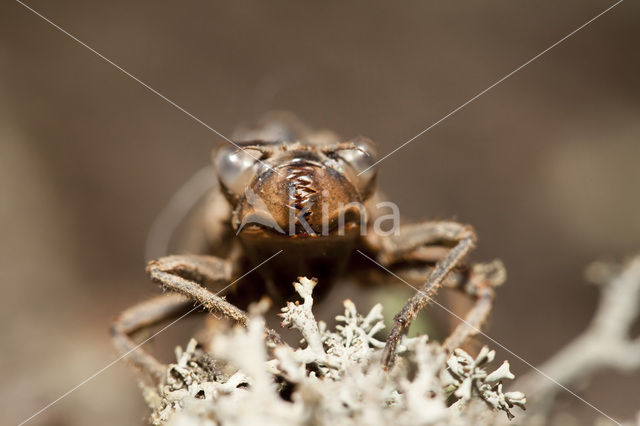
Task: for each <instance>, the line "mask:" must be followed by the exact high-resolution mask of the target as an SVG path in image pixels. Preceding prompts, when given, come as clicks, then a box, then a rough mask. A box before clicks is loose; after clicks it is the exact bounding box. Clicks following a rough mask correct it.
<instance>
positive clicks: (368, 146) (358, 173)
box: [338, 137, 377, 196]
mask: <svg viewBox="0 0 640 426" xmlns="http://www.w3.org/2000/svg"><path fill="white" fill-rule="evenodd" d="M350 142H351V143H353V145H354V148H351V149H344V150H340V151H338V156H339V157H340V158H341V159H342V161H343V162H344V163H345V166H346V167H345V173H346V174H347V176H348V177H349V180H351V182H352V183H353V184H354V185H355V186H356V188H357V189H358V191H360V193H361V194H363V195H364V196H368V195H370V194H369V192H371V190H372V187H373V183H374V180H375V176H376V171H377V170H376V167H375V166H374V164H375V163H376V158H377V152H376V148H375V145H374V143H373V141H371V140H370V139H367V138H364V137H358V138H355V139H353V140H351V141H350Z"/></svg>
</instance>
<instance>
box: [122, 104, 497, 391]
mask: <svg viewBox="0 0 640 426" xmlns="http://www.w3.org/2000/svg"><path fill="white" fill-rule="evenodd" d="M285 118H286V119H283V116H275V118H274V117H273V116H272V117H271V118H270V119H267V120H266V121H264V122H263V123H262V124H261V125H259V126H258V127H257V128H255V129H249V130H243V131H241V132H240V133H238V134H236V135H235V137H234V139H235V140H236V141H238V144H239V145H240V146H241V147H242V148H243V149H242V150H239V149H237V147H234V146H233V145H230V144H225V145H223V146H222V147H220V148H219V149H218V150H217V151H215V152H214V156H213V163H214V166H215V168H216V171H217V176H218V181H219V185H216V186H215V187H214V188H213V189H212V190H211V191H210V193H209V195H208V198H207V202H205V203H204V207H203V209H204V214H203V215H202V217H203V218H204V219H203V220H202V221H201V225H200V228H198V229H197V231H198V232H199V234H200V236H204V237H205V238H201V240H203V241H204V242H205V244H204V245H203V247H202V248H201V249H199V251H200V254H197V255H196V254H186V255H173V256H167V257H162V258H160V259H158V260H154V261H151V262H150V263H149V264H148V266H147V272H148V274H149V275H150V276H151V278H152V280H154V281H155V282H157V283H159V284H160V285H161V286H162V287H163V288H164V289H165V290H168V291H170V292H172V293H171V294H165V295H162V296H159V297H156V298H154V299H151V300H149V301H146V302H143V303H140V304H138V305H135V306H133V307H131V308H129V309H128V310H126V311H125V312H123V313H122V314H121V316H120V317H119V318H118V319H117V320H116V322H115V323H114V326H113V335H114V339H115V342H116V345H117V346H118V348H119V349H120V350H121V351H122V352H123V353H128V352H129V351H131V359H132V361H133V363H134V364H135V365H136V366H138V367H139V368H140V369H142V370H143V371H144V372H145V374H147V375H150V376H151V377H152V378H154V379H155V380H157V381H162V380H163V378H164V374H165V369H164V366H163V365H162V364H161V363H160V362H159V361H157V360H156V359H155V358H154V357H153V356H152V355H151V354H149V353H148V352H146V351H144V350H142V349H139V348H138V349H135V348H136V344H135V343H134V341H133V340H132V338H131V335H132V334H133V333H135V332H136V331H138V330H141V329H143V328H145V327H148V326H151V325H154V324H157V323H159V322H161V321H163V320H167V319H170V318H172V317H177V316H178V315H179V314H181V313H184V312H188V311H189V309H190V308H192V306H193V304H194V303H196V304H197V305H198V306H201V307H202V308H204V310H206V311H209V312H211V313H214V314H218V315H219V314H222V315H224V316H225V317H228V318H230V319H232V320H233V321H235V322H237V323H238V324H240V325H246V324H247V315H246V314H245V312H244V311H243V310H242V309H241V307H246V306H247V304H248V303H249V302H251V301H255V300H257V299H259V298H260V297H261V296H264V295H269V296H270V297H271V298H272V299H278V300H281V299H284V298H287V297H289V296H291V282H293V281H294V280H296V278H297V277H299V276H308V277H317V278H318V280H319V286H318V287H317V290H318V291H319V292H320V293H322V292H326V291H328V290H329V289H330V287H331V285H332V283H333V282H334V281H335V280H336V279H337V278H338V277H340V276H341V275H344V274H352V275H357V276H358V277H360V279H361V280H362V277H367V278H366V279H369V277H372V276H374V275H376V274H377V275H380V274H387V272H385V271H384V270H383V269H381V268H380V266H379V265H381V266H383V267H384V268H386V269H388V270H390V271H392V272H393V273H395V274H398V275H399V276H402V277H404V279H405V280H407V281H409V282H411V283H414V285H416V286H417V288H418V291H417V292H416V294H415V295H414V296H413V297H412V298H411V299H410V300H409V301H408V302H407V304H406V306H405V307H404V308H403V309H402V311H401V312H400V313H398V314H397V315H396V317H395V320H394V324H393V327H392V329H391V332H390V333H389V336H388V339H387V343H386V347H385V350H384V355H383V366H384V367H389V366H391V365H392V363H393V360H394V353H395V349H396V345H397V343H398V341H399V339H400V337H401V336H402V334H403V333H404V332H405V331H406V329H407V328H408V327H409V325H410V324H411V321H412V320H413V319H414V318H415V317H416V315H417V313H418V312H419V311H420V310H421V309H422V308H423V307H424V306H425V305H426V304H427V303H428V302H429V301H430V300H431V299H432V297H433V296H434V295H435V293H436V291H437V290H438V288H440V287H441V286H442V285H447V286H450V287H452V288H456V289H459V290H462V291H464V292H465V293H467V294H469V295H471V296H472V297H473V299H474V300H475V303H474V305H473V307H472V308H471V310H470V311H469V313H468V314H467V316H466V322H465V324H461V325H459V326H458V327H457V328H456V329H455V330H454V332H453V333H452V334H451V335H450V336H449V337H448V338H447V339H446V341H445V342H444V343H443V345H444V347H445V349H447V350H452V349H454V348H456V347H457V346H459V345H460V344H462V342H463V341H464V340H465V339H466V338H468V337H469V336H471V335H473V334H475V333H476V332H477V329H478V328H479V327H480V325H481V323H482V322H483V321H484V320H485V318H486V317H487V315H488V313H489V310H490V309H491V304H492V301H493V295H494V293H493V288H492V287H493V286H494V285H496V284H498V283H500V282H501V280H502V279H503V274H501V273H500V272H503V270H502V268H501V266H500V265H498V264H489V265H475V266H473V267H471V266H468V265H465V264H463V259H464V258H465V256H466V255H467V253H468V252H469V251H470V250H471V249H472V248H473V246H474V243H475V238H476V237H475V234H474V231H473V229H472V228H471V227H470V226H468V225H462V224H459V223H457V222H446V221H441V222H424V223H417V224H412V225H404V226H401V227H400V228H399V229H398V230H397V232H395V233H392V234H389V233H383V232H374V229H373V227H372V223H373V222H374V220H375V219H376V209H375V205H376V203H378V202H379V201H380V200H381V197H380V195H379V193H378V192H377V191H376V188H375V178H376V171H375V169H374V168H370V167H371V166H372V165H373V164H374V163H375V152H374V146H373V144H372V143H371V141H369V140H368V139H365V138H356V139H353V140H351V141H348V142H343V141H341V140H339V139H338V138H337V137H336V136H335V135H333V134H332V133H330V132H313V131H310V130H308V129H307V128H305V127H304V126H302V125H300V124H299V123H297V122H295V121H294V120H292V119H290V118H287V117H286V116H285ZM356 251H359V252H360V254H358V253H357V252H356ZM367 257H369V259H367ZM373 259H375V261H376V262H378V263H379V265H376V263H374V262H372V260H373ZM265 260H268V261H267V262H265ZM257 265H260V267H257V268H256V266H257ZM347 266H348V267H347ZM252 268H255V269H256V272H255V274H252V275H251V277H253V279H251V280H250V281H249V280H242V281H240V282H239V283H237V284H235V285H234V286H233V287H232V289H231V291H230V294H229V295H228V300H227V299H225V298H222V297H220V296H219V295H218V293H215V292H214V291H212V290H210V289H215V288H218V289H219V288H221V287H224V286H227V285H228V284H230V283H235V282H236V281H237V280H238V278H239V277H244V275H245V274H246V273H247V271H251V270H252ZM317 295H318V294H316V296H317ZM185 296H186V298H185ZM266 332H267V333H268V337H269V339H271V340H272V341H276V342H277V341H278V340H279V337H278V335H277V333H275V332H273V331H271V330H267V331H266ZM133 349H135V350H133Z"/></svg>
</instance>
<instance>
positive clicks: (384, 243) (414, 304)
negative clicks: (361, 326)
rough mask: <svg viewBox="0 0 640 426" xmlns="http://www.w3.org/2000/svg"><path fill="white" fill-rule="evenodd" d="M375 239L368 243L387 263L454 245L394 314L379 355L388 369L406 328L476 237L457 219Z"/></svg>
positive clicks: (418, 257) (423, 257)
mask: <svg viewBox="0 0 640 426" xmlns="http://www.w3.org/2000/svg"><path fill="white" fill-rule="evenodd" d="M374 238H377V239H376V240H374V241H371V242H370V243H372V244H371V245H372V246H376V245H377V247H378V259H379V261H380V262H381V263H383V264H386V265H388V266H391V265H392V264H393V263H397V262H406V261H428V260H429V258H430V257H433V256H442V254H443V253H442V251H441V250H440V249H439V248H435V247H430V245H434V244H438V245H444V244H454V245H453V247H452V248H451V249H450V250H449V251H448V252H447V253H446V255H444V257H443V258H441V259H440V260H438V261H437V263H436V265H435V267H434V268H433V270H432V271H431V273H430V274H429V276H428V278H427V280H426V281H425V283H424V284H423V285H422V287H421V288H420V289H418V291H417V292H416V294H414V296H412V297H411V298H410V299H409V301H408V302H407V304H406V305H405V306H404V308H403V309H402V310H401V311H400V312H399V313H398V314H397V315H396V316H395V318H394V324H393V327H392V328H391V332H390V333H389V336H388V337H387V343H386V346H385V349H384V352H383V358H382V362H383V365H384V366H385V368H389V367H390V366H391V365H392V364H393V360H394V356H395V350H396V346H397V345H398V342H399V340H400V338H401V337H402V335H403V334H404V332H405V330H406V329H407V328H408V327H409V325H410V324H411V322H412V321H413V319H414V318H415V317H416V315H417V314H418V312H420V310H421V309H422V308H424V306H426V305H427V304H428V303H429V302H430V301H431V299H432V298H433V297H434V296H435V294H436V293H437V291H438V289H439V288H440V287H441V286H442V285H443V283H444V281H445V279H446V278H447V275H448V274H449V272H451V270H452V269H454V268H455V267H456V266H458V265H460V263H461V261H462V260H463V259H464V257H465V256H466V255H467V253H469V251H470V250H471V249H472V248H473V246H474V244H475V240H476V237H475V233H474V231H473V229H472V228H471V227H470V226H466V225H462V224H459V223H456V222H425V223H421V224H416V225H409V226H404V227H402V228H401V229H400V232H399V235H393V236H390V237H374Z"/></svg>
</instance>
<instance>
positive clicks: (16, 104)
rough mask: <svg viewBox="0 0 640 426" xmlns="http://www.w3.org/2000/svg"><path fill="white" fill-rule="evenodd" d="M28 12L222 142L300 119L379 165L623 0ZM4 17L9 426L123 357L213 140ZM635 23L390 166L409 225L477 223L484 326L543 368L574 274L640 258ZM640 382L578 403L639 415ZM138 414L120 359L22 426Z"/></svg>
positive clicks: (56, 5) (46, 33)
mask: <svg viewBox="0 0 640 426" xmlns="http://www.w3.org/2000/svg"><path fill="white" fill-rule="evenodd" d="M28 4H29V5H31V6H32V7H34V8H35V9H36V10H38V11H39V12H41V13H42V14H44V15H45V16H47V17H48V18H50V19H51V20H53V21H54V22H56V23H57V24H58V25H60V26H61V27H62V28H64V29H66V30H67V31H69V32H71V33H72V34H74V35H76V36H77V37H78V38H79V39H81V40H82V41H84V42H86V43H87V44H88V45H90V46H92V47H93V48H95V49H96V50H98V51H99V52H101V53H102V54H104V55H105V56H107V57H108V58H110V59H111V60H113V61H114V62H116V63H117V64H119V65H120V66H122V67H123V68H124V69H126V70H127V71H129V72H131V73H132V74H134V75H136V76H137V77H139V78H140V79H142V80H143V81H145V82H146V83H148V84H149V85H151V86H152V87H154V88H155V89H157V90H158V91H159V92H161V93H163V94H164V95H166V96H167V97H169V98H171V99H172V100H174V101H175V102H176V103H178V104H179V105H181V106H183V107H184V108H185V109H187V110H188V111H190V112H192V113H193V114H194V115H196V116H198V117H199V118H201V119H202V120H203V121H205V122H206V123H208V124H209V125H211V126H213V127H215V128H216V129H218V130H219V131H221V132H222V133H224V134H229V133H231V131H232V130H233V128H234V126H236V125H237V124H238V123H240V122H243V121H246V120H252V119H254V118H256V117H258V116H259V115H260V114H261V113H263V112H265V111H268V110H272V109H287V110H291V111H294V112H295V113H296V114H298V115H299V116H300V117H301V118H302V119H304V120H305V121H307V122H308V123H310V124H311V125H313V126H315V127H320V128H330V129H332V130H335V131H337V132H338V133H340V134H342V135H345V136H354V135H357V134H364V135H367V136H369V137H371V138H373V139H374V140H376V141H377V142H378V143H379V147H380V151H381V152H382V153H387V152H389V151H391V150H392V149H393V148H395V147H396V146H398V145H399V144H401V143H403V142H404V141H406V140H407V139H409V138H411V137H413V136H414V135H415V134H417V133H418V132H419V131H421V130H422V129H424V128H425V127H427V126H429V125H430V124H432V123H433V122H435V121H436V120H438V119H439V118H441V117H442V116H443V115H445V114H446V113H448V112H449V111H451V110H452V109H454V108H455V107H457V106H458V105H460V104H462V103H463V102H465V101H466V100H468V99H469V98H471V97H472V96H474V95H475V94H476V93H478V92H480V91H481V90H483V89H485V88H486V87H488V86H489V85H490V84H492V83H494V82H495V81H496V80H498V79H499V78H501V77H502V76H504V75H505V74H507V73H509V72H511V71H512V70H513V69H515V68H516V67H517V66H519V65H520V64H522V63H523V62H525V61H527V60H528V59H530V58H531V57H533V56H534V55H536V54H538V53H539V52H540V51H542V50H543V49H545V48H547V47H548V46H550V45H551V44H553V43H555V42H556V41H557V40H559V39H560V38H562V37H563V36H565V35H566V34H568V33H569V32H571V31H572V30H574V29H575V28H577V27H578V26H580V25H582V24H583V23H585V22H586V21H587V20H589V19H590V18H592V17H593V16H595V15H596V14H598V13H599V12H600V11H602V10H604V9H605V8H606V7H608V6H610V5H611V4H612V2H609V1H603V0H597V1H596V0H589V1H584V0H582V1H578V0H571V1H562V2H557V1H553V2H552V1H543V2H533V1H529V2H525V1H513V0H509V1H487V2H455V1H454V2H403V3H402V5H399V4H397V3H395V4H393V5H392V4H391V3H389V4H386V5H383V4H378V3H376V4H373V3H372V2H353V3H348V4H343V3H331V4H324V5H310V4H306V5H304V6H303V5H300V4H298V3H294V2H268V3H267V2H258V1H253V2H234V3H233V4H232V3H231V2H229V3H225V4H222V3H216V4H212V2H204V1H184V2H163V3H161V2H152V1H146V2H126V1H110V2H102V3H101V4H97V3H95V2H81V1H64V2H45V1H42V0H37V1H36V0H32V1H30V2H29V3H28ZM0 8H1V11H0V33H1V34H2V38H1V39H0V93H1V94H2V96H1V97H0V141H1V143H0V147H1V155H0V188H1V192H0V195H1V200H2V201H1V202H0V223H1V224H2V232H1V235H2V243H1V244H0V271H2V298H1V302H0V303H1V306H0V319H1V320H2V326H1V327H0V330H1V331H0V369H1V371H2V375H3V386H2V387H1V388H0V413H2V417H3V418H4V420H3V422H2V423H4V424H16V423H19V422H20V421H22V420H24V419H26V418H27V417H28V416H30V415H31V414H33V413H34V412H35V411H37V410H39V409H40V408H42V407H43V406H44V405H46V404H47V403H49V402H51V401H53V400H54V399H55V398H57V397H58V396H59V395H61V394H62V393H64V392H65V391H67V390H68V389H70V388H71V387H73V386H74V385H76V384H77V383H79V382H81V381H82V380H83V379H85V378H86V377H88V376H90V375H91V374H93V373H94V372H95V371H97V370H99V369H100V368H102V367H103V366H105V365H106V364H107V363H108V362H110V361H111V360H113V359H115V357H116V353H115V351H114V350H113V348H112V346H111V344H110V341H109V336H108V333H107V326H108V324H109V321H110V320H111V318H112V317H114V316H115V315H116V314H117V313H118V312H119V311H120V310H122V309H123V308H124V307H126V306H128V305H129V304H131V303H132V302H133V301H137V300H140V299H142V298H144V297H146V296H148V295H150V294H153V293H154V291H155V288H154V287H153V286H152V285H151V284H150V282H149V281H148V280H147V279H146V277H145V275H144V271H143V269H144V268H143V267H144V263H143V253H142V252H143V245H144V239H145V235H146V233H147V230H148V228H149V225H150V223H151V220H152V218H153V217H154V214H155V213H156V212H158V210H159V209H160V208H161V206H162V205H163V204H164V202H165V201H166V200H167V199H168V198H169V197H170V196H171V194H172V193H173V192H174V191H175V190H176V189H177V188H178V187H179V186H180V185H181V184H182V183H183V182H184V181H185V180H186V179H187V178H188V177H189V176H190V175H191V174H192V173H193V172H194V171H195V170H196V169H198V168H199V167H201V166H202V165H205V164H206V163H207V162H208V159H209V151H210V150H211V149H212V148H213V147H214V146H215V145H216V144H217V143H218V142H219V139H218V138H217V137H216V136H215V135H214V134H212V133H211V132H210V131H209V130H207V129H206V128H204V127H203V126H201V125H200V124H198V123H196V122H194V121H193V120H192V119H190V118H189V117H187V116H186V115H184V114H183V113H181V112H180V111H178V110H176V109H175V108H174V107H172V106H171V105H169V104H168V103H166V102H165V101H163V100H162V99H160V98H159V97H157V96H156V95H154V94H152V93H150V92H149V91H148V90H147V89H145V88H143V87H142V86H140V85H139V84H138V83H136V82H135V81H133V80H132V79H131V78H129V77H127V76H126V75H124V74H123V73H122V72H120V71H118V70H116V69H115V68H114V67H112V66H111V65H109V64H107V63H106V62H104V61H103V60H101V59H99V58H98V57H97V56H96V55H94V54H93V53H91V52H90V51H89V50H87V49H86V48H84V47H82V46H80V45H78V44H77V43H76V42H74V41H73V40H71V39H70V38H69V37H67V36H66V35H64V34H63V33H61V32H60V31H58V30H56V29H55V28H53V27H52V26H51V25H50V24H48V23H46V22H44V21H43V20H42V19H41V18H39V17H38V16H36V15H35V14H33V13H32V12H30V11H28V10H27V9H25V8H24V7H23V6H21V5H20V4H19V3H16V2H11V1H7V2H3V4H2V6H0ZM639 17H640V5H639V4H638V3H637V2H632V1H627V2H624V3H622V4H620V5H619V6H618V7H616V8H614V9H613V10H612V11H611V12H610V13H608V14H606V15H605V16H603V17H602V18H600V19H599V20H597V21H596V22H594V23H593V24H592V25H590V26H588V27H587V28H585V29H584V30H582V31H581V32H579V33H578V34H576V35H575V36H574V37H572V38H570V39H569V40H567V41H566V42H565V43H563V44H561V45H560V46H558V47H557V48H555V49H553V50H552V51H551V52H549V53H548V54H546V55H545V56H543V57H542V58H540V59H539V60H537V61H536V62H534V63H533V64H531V65H529V66H528V67H526V68H525V69H523V70H522V71H521V72H519V73H518V74H516V75H514V76H513V77H512V78H510V79H508V80H507V81H505V82H504V83H502V84H501V85H499V86H497V87H496V88H494V89H493V90H491V91H490V92H489V93H487V94H486V95H484V96H483V97H481V98H480V99H478V100H477V101H475V102H474V103H472V104H471V105H469V106H468V107H466V108H465V109H463V110H462V111H460V112H458V113H457V114H455V115H454V116H452V117H450V118H449V119H448V120H446V121H444V122H443V123H442V124H440V125H439V126H437V127H435V128H434V129H433V130H431V131H430V132H428V133H427V134H425V135H423V136H422V137H420V138H419V139H417V140H415V141H414V142H412V143H411V144H409V145H408V146H407V147H406V148H404V149H402V150H400V151H399V152H397V153H396V154H394V155H393V156H391V157H390V158H388V159H387V160H385V161H384V162H383V163H382V164H381V171H380V185H381V186H382V188H383V189H384V190H385V191H386V192H387V193H388V194H389V195H390V196H391V197H392V198H393V199H394V200H395V201H396V202H397V203H398V204H399V206H400V208H401V209H402V213H403V214H404V215H405V216H407V217H409V218H411V219H414V220H419V219H426V218H451V217H454V218H457V219H458V220H460V221H464V222H468V223H471V224H473V225H474V226H475V227H476V229H477V230H478V232H479V235H480V245H479V248H478V250H477V251H476V252H475V253H474V258H475V259H483V260H488V259H492V258H494V257H500V258H502V259H503V260H504V261H505V263H506V265H507V267H508V270H509V280H508V284H507V285H506V286H505V287H503V288H501V289H500V291H499V295H498V301H497V306H496V309H495V311H494V314H493V316H492V320H491V324H490V328H489V330H488V332H489V334H490V335H491V336H492V337H494V338H495V339H497V340H498V341H500V342H501V343H503V344H504V345H506V346H507V347H509V348H510V349H511V350H513V351H514V352H515V353H517V354H519V355H521V356H522V357H524V358H525V359H527V360H529V361H530V362H532V363H534V364H539V363H541V362H542V361H544V360H545V359H546V358H547V357H548V356H550V355H551V354H552V353H554V352H555V351H556V350H557V349H558V348H559V347H561V346H562V345H563V343H565V342H567V341H568V340H570V339H571V338H572V337H573V336H575V335H576V334H577V333H579V332H580V331H581V330H582V329H583V328H584V327H585V326H586V324H587V323H588V321H589V318H590V316H591V314H592V312H593V310H594V307H595V303H596V300H597V290H596V289H595V288H593V287H590V286H587V285H585V284H584V281H583V278H582V271H583V268H584V266H585V265H586V264H587V263H588V262H589V261H591V260H594V259H597V258H602V257H605V258H620V257H622V256H624V255H625V254H628V253H631V252H634V251H637V250H638V249H640V197H638V184H639V183H640V167H639V166H638V164H639V160H640V141H639V138H640V122H639V121H638V115H639V114H640V102H639V95H640V79H638V75H640V57H639V55H638V52H639V50H640V26H638V18H639ZM179 340H180V339H179ZM181 343H186V339H185V340H184V342H181ZM500 357H502V358H507V359H510V360H511V361H512V365H513V370H514V371H515V373H516V374H522V373H524V372H525V371H527V370H528V368H527V367H526V366H525V365H523V364H521V363H520V362H518V361H517V360H515V359H513V357H511V356H509V355H508V354H505V353H502V354H500ZM639 379H640V375H638V374H636V375H635V376H626V377H623V376H619V375H616V374H606V375H601V376H598V377H596V378H595V380H594V382H592V383H591V385H590V386H589V387H588V388H587V389H585V390H580V394H581V395H582V396H583V397H584V398H585V399H587V400H588V401H590V402H592V403H593V404H595V405H596V406H598V407H599V408H601V409H602V410H604V411H605V412H607V413H608V414H610V415H612V416H616V417H619V418H629V417H631V416H632V415H633V414H634V412H635V411H636V410H637V409H638V408H640V404H638V403H639V402H640V401H639V400H638V399H639V398H638V395H639V394H640V384H639ZM563 401H564V402H563V403H564V404H565V407H566V409H567V410H570V411H571V412H573V413H576V414H578V415H579V416H581V418H584V419H589V418H593V417H595V413H594V411H593V410H592V409H590V408H589V407H587V406H586V405H584V404H582V403H580V402H579V401H577V400H575V399H574V398H572V397H570V396H568V395H565V396H564V397H563ZM145 415H146V412H145V410H144V407H143V404H142V400H141V397H140V395H139V392H138V390H137V388H136V384H135V382H134V380H133V379H132V377H131V375H130V372H129V370H128V369H127V368H126V366H125V365H124V363H122V362H120V363H118V364H117V365H115V366H113V368H109V369H108V370H106V371H105V372H104V373H102V374H100V375H98V376H97V377H96V378H95V379H93V380H91V381H90V382H88V383H87V384H86V385H84V386H82V387H80V388H79V389H78V390H76V391H75V392H73V393H72V394H71V395H70V396H69V397H67V398H65V399H63V400H61V401H60V402H58V403H57V404H55V405H54V406H53V407H52V408H50V409H48V410H47V411H45V412H44V413H43V414H41V415H39V416H38V417H36V418H35V419H33V420H32V421H31V422H30V423H29V424H33V425H58V424H60V425H62V424H65V425H81V424H105V425H111V424H138V423H140V421H141V419H143V418H144V416H145Z"/></svg>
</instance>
